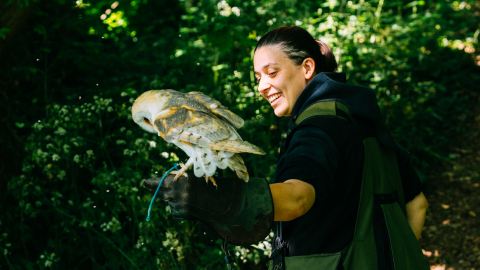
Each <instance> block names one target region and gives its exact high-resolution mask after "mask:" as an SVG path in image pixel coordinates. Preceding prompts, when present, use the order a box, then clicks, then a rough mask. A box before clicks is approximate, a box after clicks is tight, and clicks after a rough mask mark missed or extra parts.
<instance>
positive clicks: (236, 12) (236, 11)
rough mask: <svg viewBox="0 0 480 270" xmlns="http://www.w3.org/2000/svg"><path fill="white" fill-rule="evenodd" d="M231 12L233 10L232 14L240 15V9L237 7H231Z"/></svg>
mask: <svg viewBox="0 0 480 270" xmlns="http://www.w3.org/2000/svg"><path fill="white" fill-rule="evenodd" d="M232 12H233V14H235V16H237V17H239V16H240V9H239V8H238V7H233V8H232Z"/></svg>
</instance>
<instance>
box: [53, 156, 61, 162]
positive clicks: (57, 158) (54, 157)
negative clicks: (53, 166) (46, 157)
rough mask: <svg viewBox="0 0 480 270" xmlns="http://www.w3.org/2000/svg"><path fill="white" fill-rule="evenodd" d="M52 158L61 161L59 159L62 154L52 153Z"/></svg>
mask: <svg viewBox="0 0 480 270" xmlns="http://www.w3.org/2000/svg"><path fill="white" fill-rule="evenodd" d="M52 160H53V161H59V160H60V156H59V155H57V154H53V155H52Z"/></svg>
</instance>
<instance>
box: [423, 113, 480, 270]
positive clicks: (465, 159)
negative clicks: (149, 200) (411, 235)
mask: <svg viewBox="0 0 480 270" xmlns="http://www.w3.org/2000/svg"><path fill="white" fill-rule="evenodd" d="M470 127H471V128H473V129H474V130H478V131H479V132H476V133H475V134H473V135H474V136H472V137H471V140H469V144H470V145H469V147H464V148H467V149H454V151H455V152H456V153H455V154H456V156H457V159H456V160H457V165H455V166H453V168H451V169H450V170H447V171H446V172H439V173H438V175H437V176H436V177H433V178H435V179H432V177H431V178H430V179H429V181H428V183H427V185H426V188H425V195H426V197H427V199H428V203H429V209H428V212H427V217H426V220H425V226H424V230H423V233H422V238H421V239H420V245H421V246H422V249H423V250H424V254H425V255H426V256H427V257H428V261H429V263H430V265H431V269H435V270H470V269H480V176H479V172H480V165H479V164H480V116H479V117H477V118H476V119H475V121H474V123H472V124H471V125H470Z"/></svg>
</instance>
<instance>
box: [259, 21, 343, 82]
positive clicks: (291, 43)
mask: <svg viewBox="0 0 480 270" xmlns="http://www.w3.org/2000/svg"><path fill="white" fill-rule="evenodd" d="M276 45H278V46H280V49H281V50H282V51H283V52H284V53H285V54H286V55H287V57H288V58H290V60H292V61H293V63H294V64H295V65H297V66H298V65H301V64H302V62H303V60H305V59H306V58H309V57H310V58H312V59H313V61H315V71H316V72H317V74H318V73H320V72H334V71H336V70H337V61H336V60H335V56H334V55H333V52H332V50H331V49H330V47H328V45H327V44H325V43H324V42H323V41H320V40H316V39H314V38H313V37H312V35H310V33H308V32H307V30H305V29H303V28H300V27H298V26H282V27H278V28H275V29H273V30H271V31H270V32H268V33H266V34H265V35H264V36H263V37H262V38H261V39H260V40H259V41H258V43H257V47H255V51H257V49H259V48H261V47H265V46H276ZM319 46H320V49H319V48H318V47H319Z"/></svg>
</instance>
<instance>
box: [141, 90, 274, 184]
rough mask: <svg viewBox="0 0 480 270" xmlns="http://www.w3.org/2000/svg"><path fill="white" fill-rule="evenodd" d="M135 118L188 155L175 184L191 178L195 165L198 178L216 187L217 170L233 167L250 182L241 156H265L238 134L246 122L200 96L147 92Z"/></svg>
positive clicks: (163, 91) (177, 172) (194, 94)
mask: <svg viewBox="0 0 480 270" xmlns="http://www.w3.org/2000/svg"><path fill="white" fill-rule="evenodd" d="M132 117H133V120H134V121H135V123H137V124H138V125H140V126H141V127H142V128H143V129H145V130H147V131H149V132H152V133H157V134H158V135H159V136H161V137H162V138H163V139H164V140H165V141H167V142H170V143H173V144H175V145H176V146H178V147H179V148H180V149H182V150H183V151H184V152H185V153H187V155H188V156H189V159H188V161H187V162H186V163H185V164H180V167H181V169H180V170H178V171H176V172H172V173H174V174H176V176H175V180H176V179H178V177H180V176H181V175H185V176H187V174H186V173H185V171H186V170H187V169H188V168H189V167H190V166H192V165H193V168H194V173H195V176H196V177H202V176H203V177H205V179H206V181H207V182H208V180H210V181H211V182H212V183H213V184H214V185H216V183H215V179H214V178H213V177H212V176H213V175H214V174H215V171H216V169H217V167H218V168H220V169H226V168H227V167H229V168H230V169H232V170H234V171H235V172H236V173H237V176H238V177H239V178H240V179H243V180H244V181H245V182H248V172H247V168H246V167H245V164H244V163H243V159H242V158H241V157H240V155H239V154H238V153H241V152H245V153H253V154H258V155H264V154H265V152H264V151H263V150H262V149H260V148H259V147H257V146H255V145H253V144H251V143H249V142H246V141H243V140H242V138H241V137H240V135H239V134H238V132H237V129H238V128H241V127H242V126H243V119H242V118H240V117H239V116H238V115H236V114H234V113H232V112H231V111H229V110H228V109H227V108H225V107H224V106H222V104H220V102H218V101H216V100H215V99H213V98H210V97H208V96H207V95H205V94H203V93H200V92H190V93H186V94H185V93H181V92H178V91H175V90H150V91H147V92H145V93H143V94H142V95H141V96H140V97H138V98H137V99H136V100H135V103H134V104H133V106H132ZM187 177H188V176H187Z"/></svg>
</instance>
